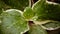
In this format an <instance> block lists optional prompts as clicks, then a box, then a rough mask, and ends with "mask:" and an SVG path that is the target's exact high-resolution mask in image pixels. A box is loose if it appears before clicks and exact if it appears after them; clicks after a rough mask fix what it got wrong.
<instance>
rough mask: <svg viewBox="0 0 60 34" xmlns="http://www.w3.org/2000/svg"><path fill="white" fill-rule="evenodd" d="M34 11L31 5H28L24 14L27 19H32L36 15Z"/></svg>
mask: <svg viewBox="0 0 60 34" xmlns="http://www.w3.org/2000/svg"><path fill="white" fill-rule="evenodd" d="M34 15H35V14H34V11H33V10H32V9H31V8H30V7H26V8H25V10H24V13H23V16H24V17H25V18H26V19H32V18H33V17H34Z"/></svg>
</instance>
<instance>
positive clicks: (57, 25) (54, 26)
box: [43, 21, 60, 30]
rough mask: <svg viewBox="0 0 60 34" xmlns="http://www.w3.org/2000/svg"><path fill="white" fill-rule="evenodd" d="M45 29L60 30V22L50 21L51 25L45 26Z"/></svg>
mask: <svg viewBox="0 0 60 34" xmlns="http://www.w3.org/2000/svg"><path fill="white" fill-rule="evenodd" d="M43 27H44V28H45V29H47V30H55V29H58V28H60V22H59V21H50V22H49V23H46V24H43Z"/></svg>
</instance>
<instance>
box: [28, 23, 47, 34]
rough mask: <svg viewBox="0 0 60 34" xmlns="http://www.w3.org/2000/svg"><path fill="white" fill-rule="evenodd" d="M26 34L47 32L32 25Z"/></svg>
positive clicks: (43, 33)
mask: <svg viewBox="0 0 60 34" xmlns="http://www.w3.org/2000/svg"><path fill="white" fill-rule="evenodd" d="M28 34H47V32H46V30H44V29H43V28H42V27H41V26H39V25H34V24H32V25H30V30H29V32H28Z"/></svg>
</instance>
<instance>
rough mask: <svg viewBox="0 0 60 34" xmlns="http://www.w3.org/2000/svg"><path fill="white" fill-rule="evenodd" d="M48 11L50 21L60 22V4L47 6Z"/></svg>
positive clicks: (48, 4)
mask: <svg viewBox="0 0 60 34" xmlns="http://www.w3.org/2000/svg"><path fill="white" fill-rule="evenodd" d="M46 6H47V7H46V11H48V13H47V16H48V19H51V20H57V21H58V20H60V15H59V14H60V4H50V3H47V4H46Z"/></svg>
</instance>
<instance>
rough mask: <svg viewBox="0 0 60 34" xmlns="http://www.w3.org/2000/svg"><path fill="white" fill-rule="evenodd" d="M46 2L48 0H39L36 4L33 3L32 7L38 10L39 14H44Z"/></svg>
mask: <svg viewBox="0 0 60 34" xmlns="http://www.w3.org/2000/svg"><path fill="white" fill-rule="evenodd" d="M45 4H46V0H39V1H37V2H36V3H35V4H33V6H32V9H33V10H34V11H35V12H36V14H37V15H38V16H40V15H43V14H42V13H46V12H45Z"/></svg>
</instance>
